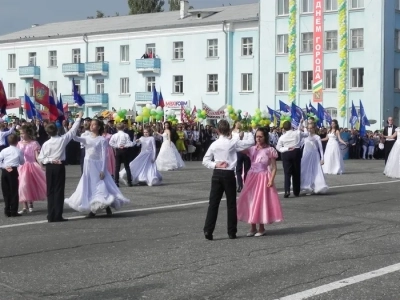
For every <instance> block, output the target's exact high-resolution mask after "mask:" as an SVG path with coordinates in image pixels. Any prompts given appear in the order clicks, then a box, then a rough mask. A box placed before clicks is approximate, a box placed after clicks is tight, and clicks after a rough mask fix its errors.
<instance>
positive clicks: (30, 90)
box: [29, 81, 35, 97]
mask: <svg viewBox="0 0 400 300" xmlns="http://www.w3.org/2000/svg"><path fill="white" fill-rule="evenodd" d="M34 93H35V88H34V87H33V81H30V82H29V97H33V94H34Z"/></svg>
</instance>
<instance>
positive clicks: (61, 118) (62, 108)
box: [57, 94, 65, 122]
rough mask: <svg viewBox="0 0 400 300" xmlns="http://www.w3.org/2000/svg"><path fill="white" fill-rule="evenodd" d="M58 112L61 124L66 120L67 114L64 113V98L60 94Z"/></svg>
mask: <svg viewBox="0 0 400 300" xmlns="http://www.w3.org/2000/svg"><path fill="white" fill-rule="evenodd" d="M57 110H58V120H59V121H60V122H62V121H64V120H65V112H64V105H63V103H62V98H61V94H60V99H58V101H57Z"/></svg>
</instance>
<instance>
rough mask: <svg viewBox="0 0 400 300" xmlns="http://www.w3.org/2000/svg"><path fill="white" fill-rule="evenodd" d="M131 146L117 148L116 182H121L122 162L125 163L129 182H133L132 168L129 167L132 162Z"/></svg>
mask: <svg viewBox="0 0 400 300" xmlns="http://www.w3.org/2000/svg"><path fill="white" fill-rule="evenodd" d="M128 149H129V148H125V149H117V150H116V151H115V172H114V173H115V174H114V179H115V182H116V183H119V171H120V170H121V164H124V168H125V171H126V175H127V177H128V183H132V174H131V168H129V163H130V152H129V150H128Z"/></svg>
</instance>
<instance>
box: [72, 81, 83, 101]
mask: <svg viewBox="0 0 400 300" xmlns="http://www.w3.org/2000/svg"><path fill="white" fill-rule="evenodd" d="M72 92H73V93H74V101H75V103H76V104H78V106H82V105H83V104H85V100H83V98H82V96H81V95H80V94H79V89H78V87H77V86H76V84H75V79H74V78H72Z"/></svg>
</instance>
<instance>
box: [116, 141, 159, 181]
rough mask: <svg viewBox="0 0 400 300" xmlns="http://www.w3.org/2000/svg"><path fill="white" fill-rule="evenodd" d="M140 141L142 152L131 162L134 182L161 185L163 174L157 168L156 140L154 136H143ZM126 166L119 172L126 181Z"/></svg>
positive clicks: (122, 179)
mask: <svg viewBox="0 0 400 300" xmlns="http://www.w3.org/2000/svg"><path fill="white" fill-rule="evenodd" d="M139 143H140V144H141V145H142V148H141V151H140V154H139V155H138V156H137V157H136V158H135V159H134V160H133V161H131V163H130V164H129V168H130V169H131V173H132V183H133V184H138V183H139V182H145V183H146V184H147V185H148V186H153V185H160V184H161V181H162V176H161V174H160V172H158V170H157V166H156V164H155V159H156V142H155V140H154V137H152V136H149V137H144V136H143V137H141V138H140V139H139ZM126 177H127V176H126V171H125V168H124V169H122V170H121V172H119V178H120V180H121V181H122V182H123V181H125V182H126Z"/></svg>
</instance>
